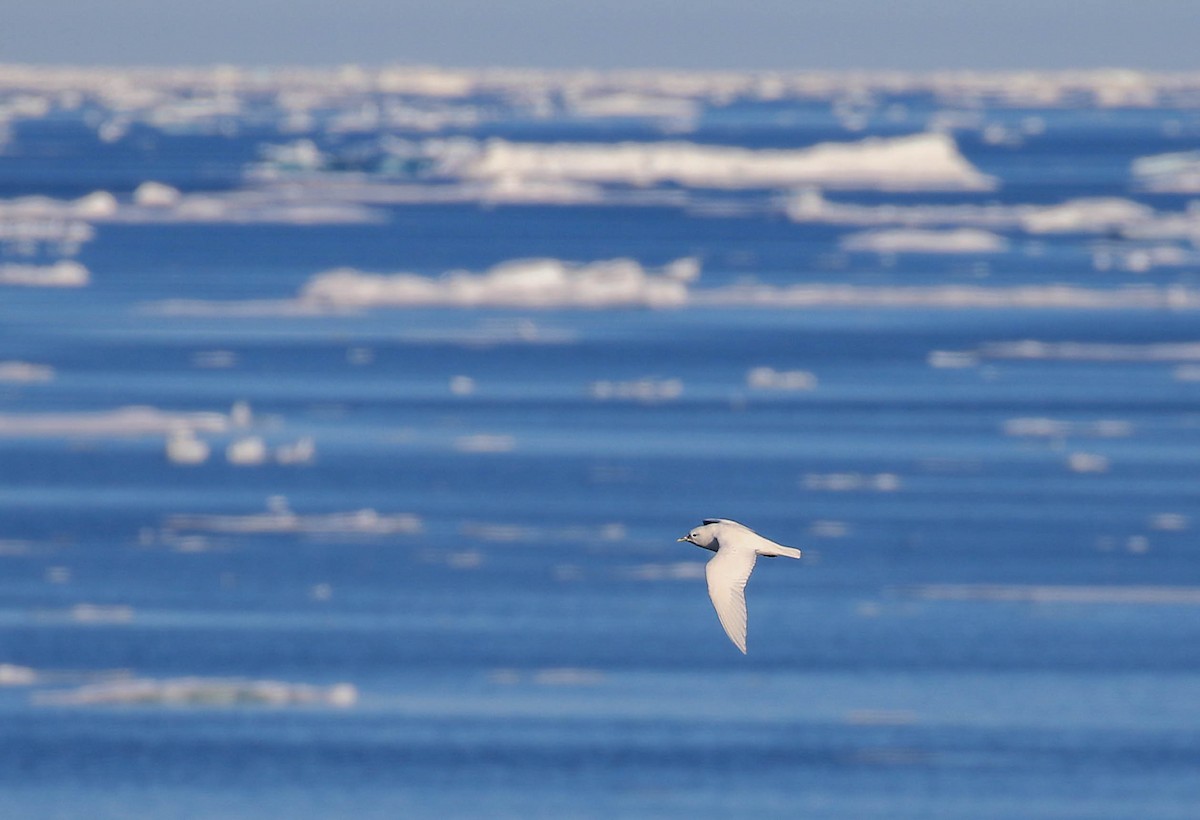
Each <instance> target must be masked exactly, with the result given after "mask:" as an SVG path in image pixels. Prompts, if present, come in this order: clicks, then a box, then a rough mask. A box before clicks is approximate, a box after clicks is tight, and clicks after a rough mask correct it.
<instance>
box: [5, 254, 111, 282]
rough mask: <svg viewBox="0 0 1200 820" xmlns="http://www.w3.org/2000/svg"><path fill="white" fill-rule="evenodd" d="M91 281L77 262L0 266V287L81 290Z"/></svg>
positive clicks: (64, 261) (89, 276) (87, 273)
mask: <svg viewBox="0 0 1200 820" xmlns="http://www.w3.org/2000/svg"><path fill="white" fill-rule="evenodd" d="M90 279H91V274H90V273H89V272H88V269H87V268H85V267H84V266H83V265H81V264H79V263H78V262H72V261H68V260H61V261H59V262H55V263H54V264H52V265H17V264H0V285H14V286H18V287H28V288H81V287H84V286H85V285H87V283H88V281H89V280H90Z"/></svg>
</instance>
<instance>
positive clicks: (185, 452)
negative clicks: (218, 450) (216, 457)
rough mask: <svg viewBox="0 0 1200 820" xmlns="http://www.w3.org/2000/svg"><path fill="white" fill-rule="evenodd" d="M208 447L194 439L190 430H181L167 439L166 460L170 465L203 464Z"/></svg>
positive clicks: (208, 450) (194, 435)
mask: <svg viewBox="0 0 1200 820" xmlns="http://www.w3.org/2000/svg"><path fill="white" fill-rule="evenodd" d="M210 449H211V448H210V447H209V446H208V444H207V443H206V442H204V441H201V440H200V439H198V438H196V434H195V433H193V432H192V431H191V430H190V429H187V428H185V429H182V430H178V431H176V432H174V433H172V434H171V435H170V436H169V437H168V438H167V446H166V450H167V460H168V461H170V462H171V463H172V464H203V463H204V462H205V461H207V460H208V455H209V452H210Z"/></svg>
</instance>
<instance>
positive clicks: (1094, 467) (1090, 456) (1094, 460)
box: [1067, 453, 1109, 473]
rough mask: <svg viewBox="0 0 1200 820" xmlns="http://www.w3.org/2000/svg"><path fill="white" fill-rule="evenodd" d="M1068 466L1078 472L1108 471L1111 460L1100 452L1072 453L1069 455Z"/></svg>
mask: <svg viewBox="0 0 1200 820" xmlns="http://www.w3.org/2000/svg"><path fill="white" fill-rule="evenodd" d="M1067 466H1068V467H1070V468H1071V470H1072V471H1074V472H1076V473H1106V472H1108V467H1109V461H1108V457H1107V456H1102V455H1099V454H1098V453H1071V454H1070V455H1069V456H1067Z"/></svg>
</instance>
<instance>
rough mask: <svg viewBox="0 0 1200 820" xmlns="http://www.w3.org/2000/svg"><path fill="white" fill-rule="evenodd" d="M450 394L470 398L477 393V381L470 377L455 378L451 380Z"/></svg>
mask: <svg viewBox="0 0 1200 820" xmlns="http://www.w3.org/2000/svg"><path fill="white" fill-rule="evenodd" d="M450 392H451V393H453V394H454V395H456V396H469V395H471V394H472V393H474V392H475V380H474V379H472V378H471V377H470V376H453V377H451V379H450Z"/></svg>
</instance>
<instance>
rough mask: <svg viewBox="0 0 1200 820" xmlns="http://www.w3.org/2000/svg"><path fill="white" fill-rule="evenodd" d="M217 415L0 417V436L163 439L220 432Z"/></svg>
mask: <svg viewBox="0 0 1200 820" xmlns="http://www.w3.org/2000/svg"><path fill="white" fill-rule="evenodd" d="M228 427H229V419H228V417H227V416H225V415H224V414H221V413H181V412H168V411H165V410H158V409H155V408H153V407H122V408H119V409H117V410H101V411H95V412H80V413H29V414H23V415H22V414H0V436H20V437H26V436H29V437H38V436H49V437H61V436H150V435H157V436H163V435H168V434H174V433H176V432H177V431H179V430H193V431H198V432H210V433H220V432H224V431H225V430H226V429H228Z"/></svg>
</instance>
